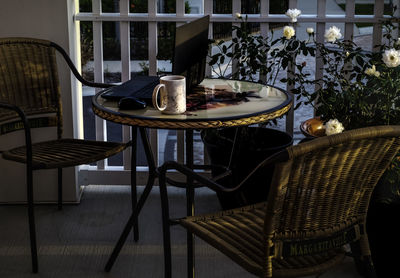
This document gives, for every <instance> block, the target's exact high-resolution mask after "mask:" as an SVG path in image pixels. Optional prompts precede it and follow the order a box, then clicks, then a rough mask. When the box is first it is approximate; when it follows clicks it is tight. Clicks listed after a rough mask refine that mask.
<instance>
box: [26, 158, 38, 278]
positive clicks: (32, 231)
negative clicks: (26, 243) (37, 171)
mask: <svg viewBox="0 0 400 278" xmlns="http://www.w3.org/2000/svg"><path fill="white" fill-rule="evenodd" d="M27 168H28V170H27V197H28V222H29V237H30V242H31V258H32V272H33V273H37V272H38V270H39V267H38V255H37V243H36V228H35V215H34V208H33V173H32V168H31V167H30V166H28V167H27Z"/></svg>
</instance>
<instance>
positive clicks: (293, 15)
mask: <svg viewBox="0 0 400 278" xmlns="http://www.w3.org/2000/svg"><path fill="white" fill-rule="evenodd" d="M286 15H287V16H288V17H290V18H291V19H292V22H297V17H298V16H299V15H301V11H300V10H298V9H289V10H287V11H286Z"/></svg>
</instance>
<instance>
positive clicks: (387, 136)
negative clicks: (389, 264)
mask: <svg viewBox="0 0 400 278" xmlns="http://www.w3.org/2000/svg"><path fill="white" fill-rule="evenodd" d="M399 149H400V126H379V127H369V128H363V129H358V130H352V131H347V132H344V133H341V134H338V135H333V136H327V137H324V138H319V139H315V140H313V141H310V142H306V143H303V144H299V145H296V146H292V147H288V148H287V149H286V150H284V151H282V152H280V153H278V154H276V155H274V156H272V157H270V158H268V159H266V160H265V161H264V162H262V163H261V164H260V165H259V166H258V167H257V168H256V169H255V170H254V171H253V172H252V174H254V173H255V172H257V171H263V169H265V167H266V166H268V165H270V164H271V163H275V170H274V176H273V180H272V184H271V188H270V191H269V195H268V201H267V202H264V203H259V204H256V205H251V206H247V207H243V208H238V209H233V210H228V211H222V212H217V213H213V214H208V215H201V216H193V217H186V218H183V219H179V220H175V221H173V222H177V223H179V224H180V225H182V226H184V227H185V228H186V229H188V230H190V231H191V232H192V233H193V234H195V235H196V236H198V237H200V238H202V239H203V240H204V241H206V242H207V243H209V244H210V245H212V246H214V247H215V248H217V249H218V250H220V251H221V252H222V253H224V254H225V255H227V256H228V257H229V258H231V259H232V260H233V261H235V262H236V263H237V264H239V265H240V266H242V267H243V268H244V269H245V270H247V271H248V272H250V273H252V274H254V275H256V276H258V277H299V276H306V275H312V274H316V275H317V274H320V273H322V272H324V271H325V270H327V269H329V268H331V267H333V266H335V265H336V264H338V263H340V262H341V261H342V259H343V258H344V256H345V253H346V252H345V248H343V247H344V246H347V247H349V246H350V247H351V253H350V254H352V255H353V256H354V259H355V262H356V266H357V269H358V271H359V273H360V274H362V275H365V276H367V277H375V271H374V268H373V263H372V261H371V256H370V249H369V245H368V238H367V234H366V232H365V231H366V228H365V227H366V214H367V210H368V204H369V200H370V196H371V193H372V190H373V189H374V187H375V185H376V183H377V181H378V180H379V178H380V177H381V175H382V173H383V172H384V171H385V169H386V168H387V167H388V165H389V163H390V162H391V160H392V158H393V157H394V155H395V154H396V153H397V152H398V151H399ZM169 169H176V170H178V171H179V172H181V173H183V174H185V175H187V176H190V177H192V178H193V179H194V180H196V181H198V182H201V183H203V184H204V185H206V186H208V187H209V188H211V189H213V190H224V191H227V189H224V188H222V187H221V186H220V185H218V184H217V183H215V182H213V181H211V180H208V179H207V178H205V177H202V176H200V175H199V174H197V173H194V172H192V171H191V170H190V169H188V168H187V167H185V166H183V165H180V164H178V163H175V162H166V163H165V164H163V166H161V167H160V168H159V169H158V171H159V173H160V192H161V194H162V195H161V198H162V208H163V228H164V252H165V268H166V269H165V274H166V277H171V253H170V252H171V246H170V231H169V225H170V224H171V221H172V220H170V219H169V207H168V197H167V187H166V182H165V175H166V172H167V170H169ZM252 174H250V175H249V176H251V175H252ZM238 187H240V185H238V186H237V187H236V188H238ZM236 188H233V189H229V190H235V189H236ZM189 255H192V254H189ZM190 272H191V270H189V273H190Z"/></svg>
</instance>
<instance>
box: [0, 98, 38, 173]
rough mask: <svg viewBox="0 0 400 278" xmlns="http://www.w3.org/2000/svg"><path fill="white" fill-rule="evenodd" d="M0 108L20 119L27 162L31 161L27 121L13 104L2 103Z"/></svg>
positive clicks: (20, 110)
mask: <svg viewBox="0 0 400 278" xmlns="http://www.w3.org/2000/svg"><path fill="white" fill-rule="evenodd" d="M0 108H3V109H8V110H13V111H15V112H16V113H17V114H18V116H19V117H20V118H21V122H22V124H23V126H24V131H25V145H26V158H27V161H32V138H31V129H30V127H29V123H28V119H27V118H26V115H25V113H24V112H23V111H22V109H21V108H19V107H18V106H16V105H14V104H9V103H4V102H0ZM28 164H30V165H32V163H28Z"/></svg>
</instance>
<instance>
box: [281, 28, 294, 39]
mask: <svg viewBox="0 0 400 278" xmlns="http://www.w3.org/2000/svg"><path fill="white" fill-rule="evenodd" d="M294 34H296V31H295V30H294V28H293V27H292V26H285V27H284V28H283V36H284V37H285V38H286V39H288V40H289V39H290V38H291V37H293V36H294Z"/></svg>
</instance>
